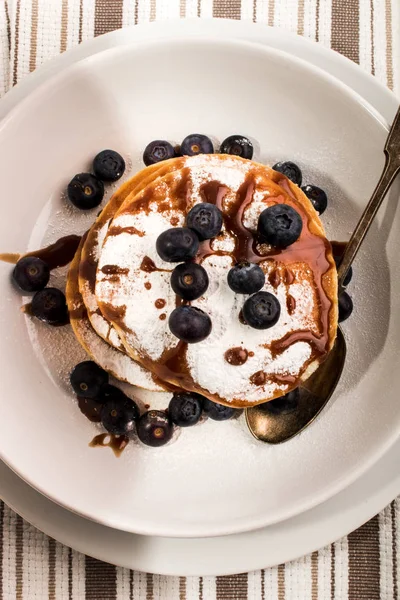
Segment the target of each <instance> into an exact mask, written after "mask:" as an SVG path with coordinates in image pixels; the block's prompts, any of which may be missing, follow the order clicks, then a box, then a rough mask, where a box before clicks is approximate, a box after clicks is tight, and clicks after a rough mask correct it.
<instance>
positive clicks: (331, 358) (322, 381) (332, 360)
mask: <svg viewBox="0 0 400 600" xmlns="http://www.w3.org/2000/svg"><path fill="white" fill-rule="evenodd" d="M384 152H385V156H386V161H385V166H384V168H383V171H382V174H381V177H380V179H379V181H378V184H377V186H376V188H375V190H374V192H373V194H372V196H371V199H370V201H369V202H368V204H367V206H366V208H365V210H364V212H363V214H362V216H361V218H360V220H359V222H358V224H357V226H356V228H355V230H354V232H353V234H352V236H351V238H350V240H349V242H348V244H347V246H346V249H345V251H344V254H343V257H342V260H341V262H340V265H339V268H338V294H339V296H340V294H341V293H342V292H343V290H344V285H343V281H344V279H345V277H346V275H347V272H348V270H349V268H350V266H351V264H352V262H353V260H354V259H355V257H356V255H357V252H358V250H359V248H360V246H361V244H362V242H363V240H364V238H365V236H366V234H367V232H368V230H369V228H370V226H371V223H372V221H373V220H374V217H375V215H376V213H377V211H378V209H379V207H380V205H381V204H382V202H383V200H384V198H385V196H386V194H387V192H388V190H389V188H390V186H391V185H392V183H393V181H394V179H395V177H396V175H397V174H398V173H399V171H400V108H399V109H398V111H397V114H396V116H395V118H394V121H393V123H392V126H391V128H390V131H389V134H388V137H387V139H386V143H385V148H384ZM345 357H346V342H345V339H344V336H343V332H342V330H341V328H340V327H339V328H338V331H337V337H336V342H335V345H334V346H333V348H332V350H331V351H330V353H329V354H328V356H327V358H326V360H325V362H323V363H322V364H321V366H320V367H319V368H318V369H317V370H316V372H315V373H314V374H313V375H312V376H311V377H310V378H309V379H307V380H306V381H305V382H303V383H302V384H301V385H300V387H299V391H300V396H299V402H298V404H297V405H296V406H295V407H290V406H287V407H286V408H285V405H284V403H283V404H282V405H281V406H280V408H276V405H275V404H274V402H272V404H271V403H269V402H267V403H265V404H260V405H258V406H255V407H254V408H248V409H247V410H246V422H247V425H248V427H249V429H250V431H251V433H252V434H253V435H254V437H256V438H257V439H258V440H260V441H262V442H266V443H269V444H281V443H282V442H285V441H287V440H289V439H291V438H292V437H294V436H295V435H297V434H298V433H300V432H301V431H303V430H304V429H305V428H306V427H308V425H309V424H310V423H312V421H314V419H315V418H316V417H317V416H318V414H319V413H320V412H321V410H322V409H323V408H324V406H325V405H326V403H327V402H328V400H329V399H330V397H331V396H332V394H333V392H334V390H335V388H336V386H337V384H338V381H339V379H340V376H341V374H342V370H343V366H344V362H345Z"/></svg>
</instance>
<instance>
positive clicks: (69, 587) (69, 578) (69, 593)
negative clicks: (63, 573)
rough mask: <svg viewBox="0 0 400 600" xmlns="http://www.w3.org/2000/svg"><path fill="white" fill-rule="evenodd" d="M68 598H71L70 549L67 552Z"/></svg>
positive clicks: (70, 599)
mask: <svg viewBox="0 0 400 600" xmlns="http://www.w3.org/2000/svg"><path fill="white" fill-rule="evenodd" d="M68 598H69V600H72V550H71V548H69V552H68Z"/></svg>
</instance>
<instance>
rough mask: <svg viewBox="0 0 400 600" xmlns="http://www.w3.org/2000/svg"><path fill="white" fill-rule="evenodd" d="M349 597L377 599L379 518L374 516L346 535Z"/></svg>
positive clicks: (378, 580) (378, 590)
mask: <svg viewBox="0 0 400 600" xmlns="http://www.w3.org/2000/svg"><path fill="white" fill-rule="evenodd" d="M348 542H349V598H356V599H357V600H379V598H380V563H379V519H378V516H376V517H374V518H373V519H371V521H369V522H368V523H366V524H365V525H363V526H362V527H360V528H359V529H357V530H356V531H354V532H353V533H351V534H350V535H349V536H348Z"/></svg>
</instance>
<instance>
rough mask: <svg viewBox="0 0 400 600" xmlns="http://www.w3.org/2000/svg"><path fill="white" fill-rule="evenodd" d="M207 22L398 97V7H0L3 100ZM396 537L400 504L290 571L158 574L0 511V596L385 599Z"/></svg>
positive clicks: (167, 3) (399, 566)
mask: <svg viewBox="0 0 400 600" xmlns="http://www.w3.org/2000/svg"><path fill="white" fill-rule="evenodd" d="M210 17H217V18H218V17H225V18H231V19H245V20H250V21H257V22H260V23H265V24H268V25H272V26H274V27H280V28H282V29H285V30H288V31H292V32H295V33H298V34H300V35H304V36H306V37H308V38H310V39H312V40H315V41H317V42H318V43H321V44H324V45H325V46H327V47H330V48H333V49H334V50H336V51H338V52H340V53H342V54H344V55H345V56H347V57H348V58H350V59H351V60H353V61H355V62H357V63H359V64H360V66H361V67H362V68H364V69H366V70H367V71H368V72H370V73H372V74H373V75H375V76H376V77H377V78H378V79H379V80H380V81H381V82H382V83H383V84H385V85H387V86H388V87H389V88H391V89H392V90H393V91H394V92H395V93H396V94H397V95H400V0H8V1H7V0H0V65H1V67H0V96H1V95H4V94H5V93H6V92H7V91H8V90H9V89H10V87H12V86H13V85H15V84H17V83H18V81H20V80H21V79H22V78H23V77H24V76H25V75H27V74H28V73H30V72H31V71H33V70H34V69H35V68H36V67H38V66H39V65H41V64H42V63H43V62H45V61H47V60H49V59H51V58H52V57H54V56H56V55H57V54H58V53H60V52H64V51H66V50H68V49H69V48H71V47H73V46H75V45H76V44H79V43H80V42H82V41H84V40H86V39H90V38H92V37H94V36H98V35H101V34H103V33H107V32H108V31H112V30H115V29H118V28H121V27H127V26H131V25H134V24H137V23H144V22H147V21H154V20H165V19H175V18H210ZM399 536H400V498H398V499H396V500H394V501H393V502H392V503H391V505H390V506H388V507H387V508H386V509H385V510H384V511H382V512H381V513H380V514H379V515H377V516H376V517H374V518H373V519H372V520H371V521H369V522H368V523H366V524H365V525H364V526H363V527H361V528H360V529H358V530H357V531H355V532H353V533H351V534H350V535H349V536H347V537H345V538H343V539H341V540H339V541H338V542H336V543H335V544H332V545H331V546H328V547H326V548H323V549H321V550H319V551H318V552H314V553H313V554H311V555H309V556H305V557H303V558H302V559H299V560H297V561H294V562H292V563H288V564H286V565H280V566H277V567H274V568H270V569H265V570H262V571H256V572H253V573H245V574H240V575H233V576H229V577H187V578H185V577H164V576H158V575H150V574H146V573H139V572H134V571H129V570H127V569H122V568H118V567H114V566H112V565H107V564H105V563H101V562H99V561H97V560H95V559H93V558H90V557H87V556H83V555H82V554H79V553H78V552H75V551H74V550H71V549H69V548H67V547H65V546H63V545H62V544H59V543H58V542H56V541H55V540H53V539H51V538H49V537H47V536H46V535H44V534H43V533H41V532H40V531H38V530H37V529H35V528H34V527H33V526H32V525H30V524H29V523H27V522H26V521H24V520H23V519H22V518H21V517H19V516H18V515H16V514H15V513H14V512H13V511H11V510H10V509H9V508H8V507H7V506H5V505H4V504H2V503H0V600H2V599H4V600H9V599H10V600H11V599H16V600H28V599H29V600H31V599H37V600H42V599H45V598H49V599H52V600H53V599H54V600H55V599H57V600H58V599H63V600H64V599H69V600H77V599H82V600H84V599H85V600H113V599H118V600H128V599H134V600H136V599H137V600H142V599H143V600H153V599H154V600H156V599H163V600H164V599H168V600H170V599H171V600H175V599H176V600H186V599H187V600H189V599H193V600H212V599H216V600H242V599H243V600H245V599H249V600H264V599H265V600H267V599H268V600H328V599H331V600H345V599H349V600H375V599H380V600H392V599H395V598H398V585H400V561H399V560H398V558H399V554H398V552H399V543H398V542H399ZM398 582H399V584H398Z"/></svg>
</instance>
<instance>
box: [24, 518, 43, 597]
mask: <svg viewBox="0 0 400 600" xmlns="http://www.w3.org/2000/svg"><path fill="white" fill-rule="evenodd" d="M22 541H23V547H24V554H23V562H22V571H23V590H24V595H23V597H24V598H25V597H26V596H27V597H31V598H47V597H48V594H49V588H48V571H49V554H48V550H49V538H48V537H47V536H46V535H44V533H41V532H40V531H39V530H38V529H35V527H33V526H32V525H29V524H28V523H27V522H26V521H24V523H23V535H22Z"/></svg>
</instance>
